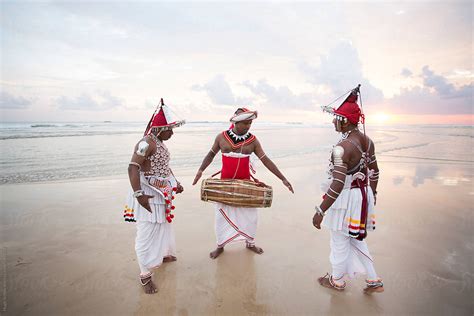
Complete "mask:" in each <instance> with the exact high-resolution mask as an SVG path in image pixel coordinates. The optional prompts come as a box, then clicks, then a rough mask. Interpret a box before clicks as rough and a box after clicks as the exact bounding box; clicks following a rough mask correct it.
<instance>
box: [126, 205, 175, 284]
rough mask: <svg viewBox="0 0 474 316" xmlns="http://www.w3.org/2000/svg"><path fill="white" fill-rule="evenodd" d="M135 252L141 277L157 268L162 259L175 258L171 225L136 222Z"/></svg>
mask: <svg viewBox="0 0 474 316" xmlns="http://www.w3.org/2000/svg"><path fill="white" fill-rule="evenodd" d="M145 211H146V210H145ZM135 252H136V253H137V259H138V263H139V265H140V270H141V273H142V275H144V274H146V273H147V272H149V271H150V270H151V269H153V268H157V267H159V266H160V265H161V264H162V263H163V258H164V257H167V256H174V257H176V242H175V238H174V230H173V225H172V224H171V223H168V222H164V223H161V224H160V223H152V222H150V221H137V236H136V238H135Z"/></svg>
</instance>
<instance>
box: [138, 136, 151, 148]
mask: <svg viewBox="0 0 474 316" xmlns="http://www.w3.org/2000/svg"><path fill="white" fill-rule="evenodd" d="M140 147H147V148H151V149H154V148H155V147H156V144H155V142H154V141H153V140H152V139H151V137H149V136H148V135H147V136H143V138H142V139H140V140H139V141H138V143H137V144H136V145H135V149H138V148H140Z"/></svg>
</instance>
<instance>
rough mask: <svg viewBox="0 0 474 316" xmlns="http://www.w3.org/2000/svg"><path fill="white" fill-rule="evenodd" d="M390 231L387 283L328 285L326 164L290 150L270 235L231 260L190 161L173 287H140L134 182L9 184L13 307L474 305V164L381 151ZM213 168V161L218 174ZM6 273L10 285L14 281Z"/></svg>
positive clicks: (376, 244)
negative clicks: (319, 218) (316, 219)
mask: <svg viewBox="0 0 474 316" xmlns="http://www.w3.org/2000/svg"><path fill="white" fill-rule="evenodd" d="M379 161H380V162H379V163H380V167H381V170H382V175H381V183H380V186H379V190H378V191H379V200H378V205H377V211H378V213H377V229H376V231H375V232H373V233H371V234H370V235H369V237H368V239H367V242H368V245H369V249H370V250H371V253H372V255H373V257H374V258H375V267H376V269H377V272H378V273H379V275H380V276H382V277H383V278H384V281H385V292H384V293H383V294H374V295H372V296H368V295H364V294H363V293H362V288H363V286H364V282H363V278H362V277H361V278H359V279H356V280H353V281H352V282H351V283H350V285H349V287H348V288H347V289H346V291H345V292H342V293H338V292H334V291H331V290H329V289H325V288H322V287H320V286H319V285H318V284H317V282H316V278H317V277H318V276H321V275H323V274H325V273H326V272H328V271H330V270H329V269H330V265H329V259H328V256H329V241H328V238H329V232H328V231H327V230H322V231H317V230H316V229H315V228H313V227H312V225H311V218H312V215H313V207H314V205H315V204H316V203H319V200H320V196H321V193H320V191H319V183H320V181H321V179H322V178H321V177H322V175H323V172H324V171H323V168H324V167H325V166H323V165H320V166H317V167H315V163H314V160H312V157H304V156H302V157H298V159H293V160H285V161H276V162H277V163H278V164H279V166H280V167H281V169H282V171H283V172H284V173H285V174H286V175H287V177H288V179H290V181H291V182H292V184H293V186H294V188H295V190H296V194H294V195H292V194H290V193H289V192H288V191H286V188H284V187H283V185H282V184H281V183H280V182H279V181H278V180H277V179H276V178H275V177H273V176H271V175H269V174H268V172H266V171H264V170H259V176H258V178H259V179H261V180H264V181H265V182H267V183H268V184H270V185H272V186H273V187H274V201H273V206H272V208H271V209H262V210H260V213H259V229H258V233H257V239H256V241H257V245H259V246H261V247H263V249H264V250H265V253H264V254H263V255H257V254H254V253H252V252H250V251H248V250H246V249H245V248H244V244H243V243H236V244H232V245H229V246H227V247H226V249H225V252H224V254H223V255H221V256H220V257H219V258H218V259H217V260H211V259H209V251H211V250H212V249H213V248H214V247H215V237H214V208H213V205H212V204H210V203H205V202H201V201H200V200H199V187H198V186H196V187H192V186H191V185H190V183H191V181H192V177H193V172H194V171H193V170H180V171H176V170H175V174H177V176H178V178H179V180H180V181H181V182H182V183H183V184H184V185H185V193H184V194H182V195H181V196H178V198H177V199H176V200H175V201H176V212H175V214H176V217H175V221H174V225H175V232H176V241H177V249H178V261H177V262H175V263H166V264H164V265H163V266H162V267H160V268H159V269H157V270H156V271H155V277H154V278H155V282H156V283H157V285H158V289H159V292H158V294H156V295H145V294H144V293H143V291H142V289H141V287H140V286H139V284H138V273H139V269H138V265H137V263H136V257H135V253H134V237H135V225H134V224H133V223H125V222H123V221H122V218H121V216H122V207H123V202H124V199H125V197H124V196H125V193H126V192H127V189H128V185H129V184H128V180H127V179H126V178H125V177H122V178H115V179H110V178H109V179H91V180H84V181H74V182H63V183H61V182H49V183H41V184H38V183H36V184H17V185H3V186H0V192H1V200H2V205H1V206H2V207H1V208H2V221H1V226H0V228H1V240H2V244H1V265H2V271H3V272H2V284H1V285H2V289H3V293H2V304H3V305H2V308H1V310H3V312H5V313H6V314H8V315H65V314H76V315H104V314H105V315H108V314H110V315H130V314H138V315H142V314H160V315H168V314H170V315H265V314H271V315H314V314H321V313H323V314H330V315H340V314H365V315H371V314H385V315H393V314H402V315H406V314H430V315H433V314H440V315H441V314H454V315H472V314H473V312H474V310H473V303H472V297H473V282H474V271H473V267H474V264H473V250H474V237H473V236H474V235H473V233H472V231H473V221H472V215H473V214H472V204H473V203H472V202H473V197H474V189H473V182H472V180H473V165H472V163H457V164H452V163H446V162H442V161H440V162H437V161H430V162H426V161H423V160H416V159H408V158H396V157H390V156H387V157H385V158H384V157H381V158H380V159H379ZM210 174H211V170H209V171H208V172H207V175H210ZM5 280H6V284H5Z"/></svg>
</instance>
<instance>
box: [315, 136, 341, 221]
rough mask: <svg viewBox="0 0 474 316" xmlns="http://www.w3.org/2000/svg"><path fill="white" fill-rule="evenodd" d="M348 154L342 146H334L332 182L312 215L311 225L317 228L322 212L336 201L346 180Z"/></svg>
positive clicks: (321, 218)
mask: <svg viewBox="0 0 474 316" xmlns="http://www.w3.org/2000/svg"><path fill="white" fill-rule="evenodd" d="M348 158H349V154H348V153H345V149H344V147H343V146H342V144H341V145H338V146H336V147H334V149H333V151H332V159H333V164H334V169H333V172H332V178H333V180H332V183H331V185H330V186H329V189H328V191H327V192H326V194H325V198H324V199H323V201H322V202H321V204H320V205H319V207H317V211H316V214H314V216H313V225H314V227H316V228H317V229H320V228H321V222H322V220H323V216H324V212H326V211H327V210H328V209H329V208H330V207H331V205H332V204H333V203H334V201H336V199H337V198H338V196H339V194H341V191H342V189H344V182H345V180H346V174H347V162H348V160H349V159H348Z"/></svg>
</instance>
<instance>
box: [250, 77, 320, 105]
mask: <svg viewBox="0 0 474 316" xmlns="http://www.w3.org/2000/svg"><path fill="white" fill-rule="evenodd" d="M242 84H243V85H244V86H245V87H247V88H249V89H250V91H252V93H254V94H255V95H257V96H260V97H263V98H264V99H265V102H266V103H267V104H269V105H272V106H276V107H287V108H300V109H310V108H313V106H314V100H313V95H312V94H311V93H302V94H295V93H293V92H292V91H291V90H290V88H288V87H287V86H279V87H274V86H272V85H270V84H269V83H268V82H267V81H266V80H265V79H260V80H259V81H258V82H257V83H255V84H253V83H251V82H250V81H245V82H243V83H242Z"/></svg>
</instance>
